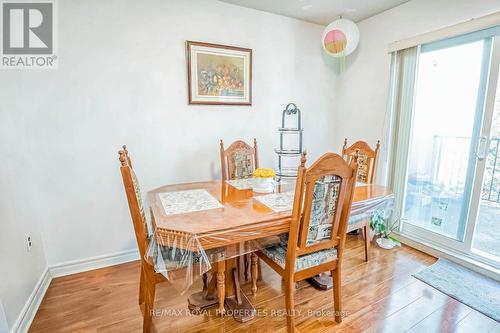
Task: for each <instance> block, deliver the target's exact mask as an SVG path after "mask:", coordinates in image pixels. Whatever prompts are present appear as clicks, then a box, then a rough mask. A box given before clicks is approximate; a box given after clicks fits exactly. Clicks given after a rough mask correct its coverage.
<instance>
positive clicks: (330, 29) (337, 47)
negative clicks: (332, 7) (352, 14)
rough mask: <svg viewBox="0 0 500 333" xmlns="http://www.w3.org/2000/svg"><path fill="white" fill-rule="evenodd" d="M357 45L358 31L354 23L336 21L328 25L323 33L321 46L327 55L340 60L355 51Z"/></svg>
mask: <svg viewBox="0 0 500 333" xmlns="http://www.w3.org/2000/svg"><path fill="white" fill-rule="evenodd" d="M358 43H359V29H358V26H357V25H356V23H354V22H353V21H350V20H346V19H338V20H336V21H333V22H332V23H330V24H329V25H328V26H327V27H326V28H325V30H324V31H323V38H322V39H321V44H322V45H323V49H324V50H325V52H326V53H327V54H328V55H331V56H332V57H336V58H342V57H345V56H346V55H349V54H351V53H352V51H354V50H355V49H356V47H357V46H358Z"/></svg>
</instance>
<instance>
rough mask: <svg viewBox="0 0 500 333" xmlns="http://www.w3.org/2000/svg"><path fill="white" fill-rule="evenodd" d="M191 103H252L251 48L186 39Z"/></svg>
mask: <svg viewBox="0 0 500 333" xmlns="http://www.w3.org/2000/svg"><path fill="white" fill-rule="evenodd" d="M187 52H188V82H189V103H190V104H218V105H221V104H227V105H251V103H252V99H251V98H252V97H251V96H252V87H251V84H252V81H251V76H252V50H250V49H243V48H238V47H233V46H225V45H217V44H208V43H200V42H190V41H188V42H187Z"/></svg>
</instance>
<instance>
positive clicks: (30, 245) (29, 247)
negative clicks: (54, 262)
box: [26, 235, 33, 252]
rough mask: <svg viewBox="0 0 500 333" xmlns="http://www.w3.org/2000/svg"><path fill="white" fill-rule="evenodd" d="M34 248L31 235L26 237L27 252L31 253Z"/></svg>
mask: <svg viewBox="0 0 500 333" xmlns="http://www.w3.org/2000/svg"><path fill="white" fill-rule="evenodd" d="M32 246H33V242H32V241H31V235H27V236H26V250H28V252H31V247H32Z"/></svg>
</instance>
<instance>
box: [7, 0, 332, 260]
mask: <svg viewBox="0 0 500 333" xmlns="http://www.w3.org/2000/svg"><path fill="white" fill-rule="evenodd" d="M58 6H59V16H58V18H59V68H58V69H57V70H53V71H26V72H20V71H4V72H2V73H1V74H0V94H1V104H0V107H1V114H2V118H3V119H2V120H3V121H2V127H3V128H2V131H1V133H0V140H1V142H3V143H5V147H3V149H6V150H8V151H11V152H12V154H11V155H10V156H9V160H8V161H7V163H8V165H9V166H11V168H12V169H13V170H12V172H11V174H9V175H8V176H9V177H8V179H10V181H12V182H17V180H18V179H21V180H20V182H19V183H17V184H12V187H16V191H17V192H18V194H19V195H18V196H17V197H16V198H15V199H12V201H13V203H16V205H17V206H18V207H12V208H9V209H12V212H17V211H22V215H23V217H24V218H25V219H26V220H30V221H36V222H39V223H40V225H41V230H42V235H43V239H44V244H45V250H46V255H47V261H48V263H49V265H53V264H58V263H61V262H66V261H71V260H78V259H82V258H88V257H93V256H98V255H104V254H109V253H113V252H117V251H122V250H127V249H130V248H133V247H135V246H136V244H135V239H134V237H133V229H132V225H131V220H130V216H129V213H128V207H127V203H126V199H125V194H124V191H123V185H122V182H121V176H120V173H119V162H118V159H117V157H118V155H117V151H118V149H119V147H120V146H121V145H122V144H124V143H125V144H127V145H128V147H129V151H130V152H131V155H132V158H133V159H134V162H135V164H134V167H135V169H136V172H137V174H138V176H139V178H140V180H141V184H142V187H143V192H144V193H143V194H145V193H146V192H147V190H148V189H151V188H154V187H157V186H160V185H164V184H168V183H179V182H190V181H199V180H209V179H214V178H218V177H219V176H220V170H219V169H220V161H219V155H218V154H219V150H218V148H219V139H220V138H224V139H225V141H226V142H228V143H229V142H231V141H233V140H235V139H239V138H242V139H245V140H248V141H250V140H251V139H252V138H253V137H254V136H255V137H256V138H257V140H258V143H259V146H260V156H261V164H262V165H263V166H274V163H275V155H274V154H273V148H274V147H275V146H276V144H277V139H278V134H277V130H276V129H277V128H278V126H279V122H280V116H281V110H282V109H283V107H284V106H285V105H286V103H288V102H291V101H293V102H296V103H297V104H298V106H299V107H300V108H301V109H302V110H303V115H304V116H303V117H304V126H305V128H306V132H305V140H306V147H309V148H310V149H309V152H310V158H311V159H313V158H315V157H318V156H319V155H320V153H323V152H324V151H326V150H329V149H331V146H332V140H333V112H334V106H333V105H334V101H335V100H334V96H333V94H334V91H335V85H334V74H333V69H332V67H331V66H329V65H328V64H326V63H325V60H324V59H323V57H322V53H321V47H320V44H319V38H320V36H321V32H322V30H323V27H322V26H319V25H314V24H310V23H305V22H302V21H298V20H295V19H290V18H285V17H281V16H277V15H273V14H268V13H264V12H260V11H255V10H251V9H246V8H242V7H238V6H233V5H229V4H225V3H221V2H217V1H207V0H198V1H195V0H193V1H185V0H183V1H180V0H179V1H173V0H171V1H160V0H155V1H153V0H150V1H132V0H127V1H109V0H108V1H98V0H92V1H83V0H79V1H59V2H58ZM186 40H196V41H205V42H213V43H221V44H228V45H235V46H241V47H248V48H252V49H253V106H251V107H239V106H190V105H188V104H187V78H186V60H185V41H186ZM4 121H5V122H4ZM2 156H5V155H4V154H3V153H2ZM2 164H4V162H3V163H2ZM14 169H15V172H16V174H14ZM0 191H2V196H3V195H10V191H7V192H5V191H6V190H5V189H4V188H1V189H0ZM16 200H17V202H16ZM2 202H3V201H2ZM10 218H11V219H14V216H12V217H10ZM13 221H14V220H13ZM12 223H13V222H12ZM16 242H17V240H16ZM16 244H17V243H16Z"/></svg>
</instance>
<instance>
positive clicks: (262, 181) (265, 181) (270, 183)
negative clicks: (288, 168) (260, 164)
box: [252, 168, 276, 193]
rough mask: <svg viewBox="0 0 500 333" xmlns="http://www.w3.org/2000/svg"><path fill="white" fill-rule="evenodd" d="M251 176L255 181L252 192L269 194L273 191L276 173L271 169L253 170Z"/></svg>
mask: <svg viewBox="0 0 500 333" xmlns="http://www.w3.org/2000/svg"><path fill="white" fill-rule="evenodd" d="M252 176H253V177H254V178H255V179H256V180H257V182H256V184H255V185H254V187H253V190H254V191H255V192H258V193H271V192H273V191H274V177H275V176H276V172H275V171H274V169H271V168H258V169H255V171H254V172H253V174H252Z"/></svg>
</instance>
